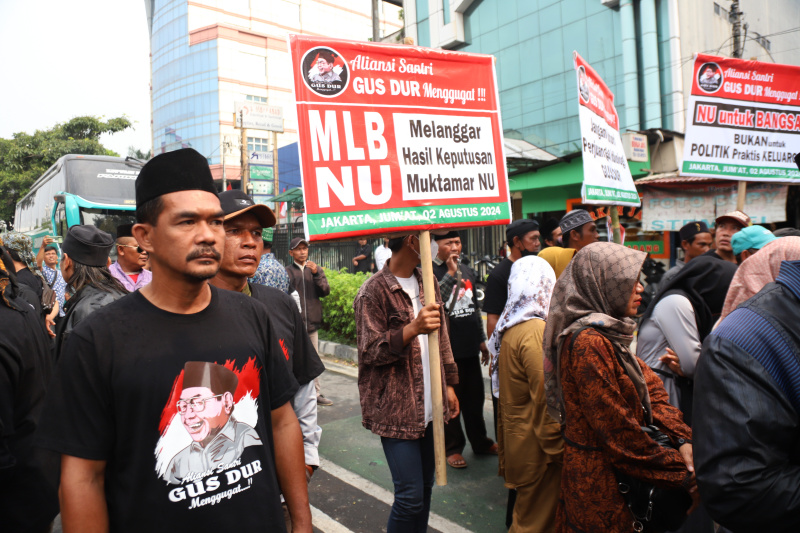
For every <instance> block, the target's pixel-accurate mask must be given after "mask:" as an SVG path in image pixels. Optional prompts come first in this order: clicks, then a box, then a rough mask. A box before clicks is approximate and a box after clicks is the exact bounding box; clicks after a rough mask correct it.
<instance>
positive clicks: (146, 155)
mask: <svg viewBox="0 0 800 533" xmlns="http://www.w3.org/2000/svg"><path fill="white" fill-rule="evenodd" d="M128 156H129V157H135V158H136V159H138V160H139V161H148V160H149V159H150V158H151V157H153V151H152V150H148V151H146V152H142V151H141V150H139V149H138V148H136V147H134V146H128Z"/></svg>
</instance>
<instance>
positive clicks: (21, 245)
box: [4, 231, 34, 266]
mask: <svg viewBox="0 0 800 533" xmlns="http://www.w3.org/2000/svg"><path fill="white" fill-rule="evenodd" d="M4 241H5V247H6V248H8V249H9V250H14V251H15V252H17V254H18V255H19V258H20V259H22V262H23V263H25V264H26V265H28V266H30V265H32V264H33V260H34V256H33V241H31V238H30V237H29V236H27V235H25V234H24V233H17V232H15V231H12V232H10V233H7V234H6V235H5V237H4Z"/></svg>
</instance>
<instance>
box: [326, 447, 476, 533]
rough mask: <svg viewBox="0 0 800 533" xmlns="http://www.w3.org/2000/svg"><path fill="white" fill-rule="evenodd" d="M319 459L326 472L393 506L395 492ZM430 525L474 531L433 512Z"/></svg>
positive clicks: (453, 532) (463, 532) (462, 532)
mask: <svg viewBox="0 0 800 533" xmlns="http://www.w3.org/2000/svg"><path fill="white" fill-rule="evenodd" d="M319 460H320V468H321V469H322V470H324V471H325V472H327V473H329V474H330V475H332V476H334V477H337V478H339V479H340V480H341V481H344V482H345V483H347V484H348V485H350V486H352V487H355V488H356V489H358V490H360V491H361V492H364V493H366V494H369V495H370V496H372V497H373V498H376V499H378V500H380V501H382V502H383V503H385V504H386V505H389V506H391V505H392V503H393V502H394V494H392V493H391V492H389V491H388V490H386V489H384V488H383V487H380V486H378V485H376V484H375V483H373V482H372V481H369V480H367V479H364V478H363V477H361V476H359V475H358V474H356V473H354V472H351V471H349V470H347V469H345V468H342V467H341V466H339V465H337V464H334V463H332V462H330V461H328V460H327V459H325V458H324V457H320V458H319ZM428 525H429V526H430V527H433V528H435V529H438V530H439V531H446V532H447V533H472V532H471V531H470V530H469V529H465V528H463V527H461V526H459V525H458V524H456V523H455V522H451V521H450V520H448V519H446V518H444V517H441V516H439V515H437V514H436V513H433V512H432V513H431V514H430V517H429V518H428ZM326 533H327V530H326ZM332 533H336V532H332Z"/></svg>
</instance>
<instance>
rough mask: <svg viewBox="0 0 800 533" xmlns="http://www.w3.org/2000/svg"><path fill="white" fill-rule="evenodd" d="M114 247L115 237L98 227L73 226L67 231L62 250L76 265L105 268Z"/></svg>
mask: <svg viewBox="0 0 800 533" xmlns="http://www.w3.org/2000/svg"><path fill="white" fill-rule="evenodd" d="M113 246H114V237H112V236H111V235H110V234H109V233H106V232H105V231H103V230H101V229H100V228H98V227H96V226H90V225H84V226H72V227H71V228H69V230H67V236H66V237H64V243H63V244H62V245H61V249H62V250H64V253H65V254H67V255H69V257H70V259H72V260H73V261H75V262H76V263H80V264H82V265H86V266H91V267H104V266H106V264H107V263H108V254H109V252H111V248H112V247H113Z"/></svg>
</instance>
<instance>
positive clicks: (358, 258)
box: [353, 239, 372, 274]
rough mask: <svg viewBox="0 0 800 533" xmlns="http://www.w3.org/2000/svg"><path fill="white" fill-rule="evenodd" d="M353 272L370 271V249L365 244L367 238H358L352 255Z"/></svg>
mask: <svg viewBox="0 0 800 533" xmlns="http://www.w3.org/2000/svg"><path fill="white" fill-rule="evenodd" d="M353 272H363V273H365V274H366V273H367V272H372V250H371V249H370V247H369V246H367V239H358V248H356V255H355V257H353Z"/></svg>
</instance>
